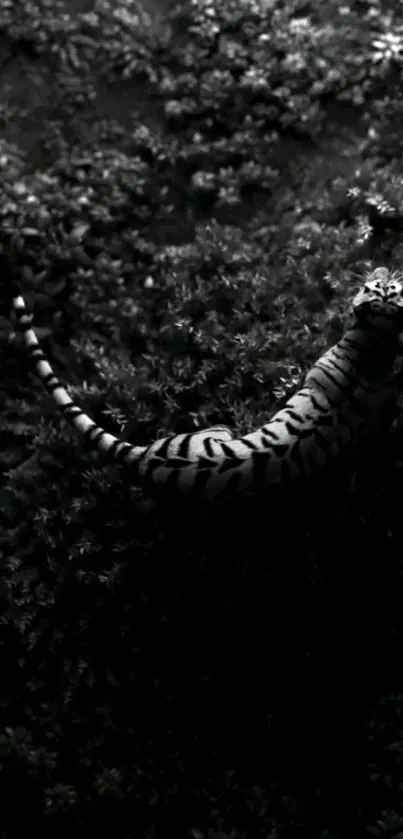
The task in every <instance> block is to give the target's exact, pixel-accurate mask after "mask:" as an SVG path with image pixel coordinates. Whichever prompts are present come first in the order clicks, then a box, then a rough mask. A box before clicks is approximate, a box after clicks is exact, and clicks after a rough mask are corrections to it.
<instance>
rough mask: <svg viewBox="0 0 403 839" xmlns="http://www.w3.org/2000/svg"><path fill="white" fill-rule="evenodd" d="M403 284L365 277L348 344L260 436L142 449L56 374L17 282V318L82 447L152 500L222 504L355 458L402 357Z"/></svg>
mask: <svg viewBox="0 0 403 839" xmlns="http://www.w3.org/2000/svg"><path fill="white" fill-rule="evenodd" d="M402 282H403V275H399V273H398V272H396V271H393V272H390V271H389V270H388V269H387V268H385V267H379V268H375V270H373V271H372V272H370V271H368V272H367V273H366V274H365V276H364V283H363V285H362V287H361V288H360V290H359V291H358V293H357V294H356V295H355V296H354V298H353V300H352V302H351V307H350V310H349V315H350V324H349V325H348V327H347V328H346V330H345V332H344V334H343V336H342V337H341V339H340V340H339V341H338V342H337V343H336V344H334V346H332V347H331V348H330V349H329V350H327V351H326V352H325V353H324V354H323V355H321V356H320V358H319V359H318V360H317V361H316V363H315V364H314V365H313V366H312V367H311V369H310V370H309V371H308V373H307V374H306V376H305V379H304V381H303V384H302V387H301V388H300V389H299V390H297V392H296V393H295V394H294V395H292V396H291V397H290V398H289V399H288V400H287V401H286V403H285V405H284V406H283V407H282V408H281V409H280V410H278V411H277V413H275V414H274V416H273V417H272V418H271V419H269V421H268V422H267V423H266V424H265V425H263V426H262V427H261V428H258V429H257V430H256V431H252V432H251V433H248V434H244V435H243V436H240V437H238V436H235V434H234V432H233V431H232V430H231V428H229V427H228V426H227V425H221V424H217V425H213V426H211V427H208V428H205V429H201V430H199V429H198V430H192V431H188V432H186V431H184V432H183V433H176V434H171V435H170V436H167V437H163V438H161V439H157V440H155V441H154V442H152V443H150V444H149V445H145V446H136V445H132V444H131V443H129V442H126V441H124V440H121V439H119V438H118V437H116V436H115V435H113V434H111V433H109V432H108V431H106V430H105V429H104V428H102V427H101V426H99V425H97V424H96V423H95V422H94V421H93V420H92V419H91V418H90V417H89V416H88V415H87V414H86V413H85V412H84V411H83V410H82V409H81V408H80V406H79V405H77V404H76V403H75V402H74V401H73V399H72V398H71V396H70V395H69V393H68V391H67V390H66V388H65V387H64V386H63V384H62V383H61V382H60V380H59V379H58V377H57V376H56V375H55V373H54V371H53V369H52V367H51V365H50V363H49V360H48V359H47V357H46V356H45V354H44V351H43V349H42V347H41V345H40V342H39V340H38V338H37V335H36V333H35V330H34V328H33V315H32V313H31V312H28V310H27V307H26V304H25V300H24V298H23V294H22V292H21V289H20V287H19V285H18V283H16V282H15V281H14V280H13V283H12V294H11V297H12V312H13V313H14V317H15V319H16V323H17V327H18V328H19V329H20V330H21V332H22V334H23V340H24V345H25V347H26V350H27V353H28V356H29V357H30V358H31V360H32V362H33V364H34V367H35V370H36V373H37V375H38V377H39V379H40V380H41V381H42V384H43V385H44V387H45V388H46V390H47V391H48V393H49V394H50V396H51V397H52V399H53V400H54V402H55V403H56V405H57V406H58V408H59V409H60V411H61V412H62V414H64V416H65V417H66V420H68V421H69V422H70V423H71V424H72V425H73V426H74V427H75V428H76V430H77V431H78V432H79V433H80V434H81V435H82V437H83V438H84V439H87V440H88V441H91V443H92V444H93V445H94V446H95V447H96V449H98V450H99V452H101V453H104V454H106V455H109V456H110V457H112V458H113V459H114V460H116V461H118V462H120V463H122V464H125V465H126V466H127V467H129V469H130V473H131V477H132V478H133V481H134V482H135V483H137V484H138V485H139V486H140V487H141V488H142V489H143V491H144V492H145V493H146V494H148V496H151V497H154V498H157V497H164V496H165V497H169V498H176V497H179V496H189V497H193V498H196V499H198V500H200V501H206V502H221V501H224V500H227V499H231V498H234V497H235V496H242V495H256V494H258V493H261V492H263V491H264V490H265V489H267V488H269V487H271V486H279V485H282V486H287V485H288V484H291V483H292V482H293V481H295V480H296V479H297V478H302V479H304V478H308V477H309V476H311V475H315V474H317V473H318V472H319V471H320V470H321V469H323V468H324V467H325V466H327V465H328V464H329V463H330V462H331V461H332V459H334V458H336V457H337V456H338V455H339V454H341V453H342V452H344V451H346V450H347V449H349V447H351V446H353V445H354V443H355V442H356V441H357V440H358V438H359V436H360V434H361V433H362V432H363V431H365V429H366V427H367V426H368V425H369V424H370V422H371V418H372V417H373V415H374V414H375V413H376V411H377V410H378V409H379V408H380V407H381V406H382V405H383V403H385V401H386V400H388V398H389V397H390V395H391V392H392V389H393V387H394V386H395V385H394V375H393V372H392V368H393V365H394V363H395V361H396V359H397V358H398V356H399V355H401V351H400V349H401V348H400V333H401V331H402V330H403V284H402Z"/></svg>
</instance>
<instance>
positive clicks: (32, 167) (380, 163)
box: [0, 0, 403, 839]
mask: <svg viewBox="0 0 403 839" xmlns="http://www.w3.org/2000/svg"><path fill="white" fill-rule="evenodd" d="M262 5H263V7H264V8H263V9H262V8H261V6H260V4H258V3H256V2H254V0H249V1H248V2H246V0H238V1H237V2H235V0H234V2H232V0H226V2H218V0H216V2H215V3H212V2H211V0H210V1H209V2H208V1H207V0H203V2H197V3H196V2H189V3H186V4H180V5H178V6H176V7H174V8H173V10H172V11H171V13H170V14H169V16H166V18H165V19H164V16H163V14H162V13H161V12H160V11H158V10H157V11H154V10H153V7H152V5H151V4H150V7H147V9H144V10H143V9H142V8H141V7H140V6H139V4H138V3H135V2H129V0H127V2H125V3H124V4H123V3H120V4H118V6H119V8H117V4H114V3H112V2H109V0H108V2H107V1H106V0H96V2H95V3H93V4H91V3H78V2H75V3H74V8H73V5H70V4H67V3H64V2H61V0H60V2H57V0H35V1H34V0H29V2H28V0H13V2H8V0H3V3H2V4H1V9H0V36H1V37H2V38H3V40H4V44H7V49H8V50H9V51H10V53H13V54H14V55H15V66H16V67H23V68H25V71H24V72H25V75H24V76H23V84H22V83H21V81H20V77H18V78H17V73H16V77H15V79H13V77H12V76H10V75H9V76H8V84H5V85H4V87H3V88H2V93H1V96H0V117H1V120H2V128H3V129H4V131H3V136H2V138H1V140H0V222H1V240H0V245H1V252H0V260H1V275H2V278H3V279H2V284H1V288H0V302H1V312H0V314H1V320H0V355H1V365H2V382H3V386H2V411H1V416H0V463H1V469H2V485H1V497H0V508H1V519H2V530H1V533H0V552H1V563H2V577H1V589H0V591H1V605H2V618H1V625H2V635H1V644H2V649H3V653H4V656H3V657H4V661H3V664H2V684H3V686H4V689H3V691H2V697H1V711H2V726H3V728H2V732H1V734H0V741H1V747H0V750H1V760H0V763H1V767H2V787H3V790H4V804H3V803H2V819H3V821H2V824H1V829H2V831H3V835H4V837H5V839H9V837H13V836H19V835H21V832H22V830H23V829H25V827H24V823H25V819H26V817H27V816H29V818H30V820H31V825H32V826H33V827H35V828H38V830H40V831H41V833H42V835H43V834H46V833H48V834H49V835H54V834H55V832H58V831H59V832H60V831H63V830H64V829H65V828H66V827H67V829H68V830H69V832H70V831H71V830H72V829H73V830H74V832H77V831H78V832H82V834H83V835H84V833H85V834H86V835H87V834H88V830H89V829H91V830H99V829H100V828H101V827H102V828H104V829H107V830H113V834H114V836H117V837H120V836H121V837H122V839H124V837H128V836H136V837H137V836H138V837H144V839H159V837H165V836H168V835H175V836H178V839H179V837H181V836H182V835H183V836H189V835H192V833H190V834H189V831H190V830H192V832H193V835H194V836H196V837H199V836H200V831H201V833H202V835H203V836H206V837H209V839H210V838H211V839H212V838H213V837H220V839H225V837H229V836H231V837H234V839H241V837H244V836H269V835H270V836H273V837H274V836H276V837H278V839H283V837H284V839H286V837H290V836H297V835H300V834H301V832H303V833H304V835H306V833H307V832H309V834H310V835H311V836H312V837H317V839H319V837H325V836H327V837H331V836H337V837H350V836H351V837H352V836H354V837H358V836H361V835H366V829H367V827H370V828H371V830H372V834H373V835H377V836H380V837H381V836H385V835H388V836H392V835H393V831H395V833H396V832H397V831H398V829H399V827H400V826H401V809H402V797H401V789H400V786H401V768H402V766H401V764H402V761H401V748H400V746H401V742H400V741H401V731H400V717H401V711H402V685H401V678H400V672H401V664H402V654H401V647H402V644H401V642H402V618H401V599H402V591H401V540H402V536H403V534H402V528H401V505H402V501H403V499H402V492H401V488H400V487H401V477H400V474H401V473H400V470H399V469H397V468H396V461H397V460H400V459H401V451H400V449H399V432H400V437H401V421H399V419H398V420H397V422H394V425H393V428H392V430H390V425H391V424H392V422H393V421H394V411H395V409H396V406H391V408H390V409H389V406H387V412H385V417H383V418H382V421H380V425H379V429H378V431H379V433H378V436H376V437H375V438H373V439H371V441H367V443H366V447H365V446H364V448H363V450H362V451H361V452H359V453H357V457H356V458H355V460H354V462H351V463H349V464H348V465H347V466H346V465H345V464H340V466H337V465H335V466H334V467H333V468H331V469H330V470H329V473H326V474H325V475H324V476H323V480H322V481H320V482H319V483H318V484H317V485H316V484H313V485H307V486H304V487H303V490H302V493H301V492H298V491H296V492H295V493H291V492H290V493H288V492H287V493H285V494H279V495H278V496H277V495H276V496H274V497H273V498H270V499H269V500H267V499H266V500H264V501H262V500H259V499H256V500H255V501H253V502H251V503H246V501H245V502H243V501H241V502H239V504H235V505H232V506H231V505H230V506H229V508H223V509H222V510H220V511H216V512H214V511H206V510H204V509H203V508H200V507H198V506H197V505H188V504H184V503H183V504H180V505H179V504H177V505H175V504H174V505H171V504H169V503H166V504H163V505H159V504H154V503H151V502H149V500H148V499H147V498H146V497H145V496H144V494H143V492H142V491H141V489H139V488H137V487H133V486H132V484H131V480H130V475H127V474H126V473H125V472H124V471H123V470H121V469H119V468H118V467H117V466H114V465H110V464H107V463H105V462H104V461H102V459H101V458H100V457H99V456H98V455H97V454H96V453H94V452H92V451H90V450H88V449H87V448H85V447H84V446H83V445H82V442H81V441H80V440H77V438H76V436H75V434H74V433H73V431H72V430H71V429H70V428H68V427H67V426H66V424H65V423H64V422H63V421H62V419H61V417H60V416H59V415H57V414H56V412H55V411H54V410H53V409H52V407H51V405H50V404H49V400H48V399H47V397H46V396H45V395H44V394H43V392H42V390H41V387H40V385H39V384H38V382H36V380H35V379H34V377H33V376H32V375H31V373H30V372H29V371H28V369H27V367H26V363H25V354H24V350H23V348H22V347H21V344H20V341H19V339H18V337H17V336H16V335H14V334H13V333H12V323H11V322H10V320H9V316H8V308H7V307H8V280H9V277H10V276H11V275H13V274H15V275H17V276H18V278H19V279H20V281H21V282H22V284H23V286H24V292H25V294H26V296H27V299H28V300H29V302H30V304H31V305H33V307H34V310H35V318H36V322H37V324H38V333H39V335H40V337H41V339H42V341H43V344H44V347H45V349H46V351H47V352H48V353H49V355H50V357H51V358H52V359H53V362H54V365H55V368H56V369H57V370H58V372H59V373H60V376H61V378H63V379H65V380H66V381H68V382H69V385H70V389H71V392H72V394H74V396H75V397H76V398H77V400H78V401H79V402H80V404H82V405H83V407H84V408H85V409H86V410H88V412H89V413H90V414H91V416H93V417H94V418H95V419H96V420H97V421H98V422H100V423H101V424H103V425H104V426H105V427H106V428H108V429H109V430H111V431H112V432H114V433H119V434H122V435H124V436H125V437H127V438H128V439H130V440H133V441H134V442H138V443H139V444H143V443H146V442H148V441H149V440H151V439H154V438H155V437H156V436H157V435H162V434H165V433H167V432H168V431H170V430H171V429H172V428H174V427H175V426H176V425H179V423H182V424H183V423H184V424H185V427H191V426H192V423H193V422H194V419H195V417H196V418H197V419H198V420H199V422H201V423H202V424H206V425H208V424H211V423H214V422H216V421H225V422H227V423H229V424H230V425H232V426H234V427H235V428H236V429H237V430H238V431H242V432H243V431H249V430H251V429H252V428H254V427H257V426H258V425H259V424H261V423H262V422H263V421H264V420H265V419H266V418H267V416H268V415H269V414H270V413H271V412H273V411H274V410H275V407H276V406H277V405H278V404H281V400H282V399H284V398H285V397H287V396H288V394H289V393H290V392H291V391H292V390H293V389H294V388H295V387H296V386H298V384H299V383H300V381H301V379H302V376H303V374H304V372H305V371H306V369H307V367H308V365H309V364H310V363H312V362H313V361H314V360H315V358H316V357H317V356H318V355H319V354H320V353H321V352H322V351H323V349H324V348H325V347H326V346H328V345H329V343H330V342H331V341H333V340H337V338H338V336H339V335H340V333H341V331H342V329H343V324H344V322H345V318H346V314H347V300H348V298H349V297H350V296H351V294H352V292H353V291H354V290H355V287H356V285H357V283H358V282H359V277H360V275H362V272H363V271H364V270H367V269H368V268H369V267H370V266H371V265H377V264H388V265H391V266H396V267H400V257H401V249H402V246H401V228H402V218H403V213H402V207H401V203H402V201H401V192H402V187H401V181H402V156H401V144H400V125H399V119H400V111H401V96H400V92H399V89H400V85H401V81H402V78H401V73H402V70H401V60H402V55H401V53H402V49H401V43H403V41H401V29H400V27H401V24H402V15H401V10H400V9H399V6H398V4H394V3H392V2H390V3H386V2H383V3H381V2H377V1H376V0H365V2H359V0H357V1H356V2H351V3H350V4H344V5H343V4H340V3H336V2H333V0H327V2H322V3H313V2H312V3H311V2H306V0H305V2H302V0H289V2H281V0H277V2H272V3H270V4H268V3H264V4H262ZM8 66H9V67H10V65H8ZM6 72H8V73H9V72H10V71H9V70H7V71H6ZM31 77H32V79H36V82H37V85H36V88H35V90H36V91H37V90H38V89H39V88H40V87H41V85H43V89H44V93H43V96H44V100H43V101H44V103H45V104H42V106H41V105H40V104H39V106H38V103H37V101H36V100H35V104H34V102H33V103H32V108H31V110H30V102H29V99H30V90H31V88H29V84H30V78H31ZM17 81H18V84H17ZM19 85H20V87H19ZM22 88H24V89H23V90H22ZM20 96H22V97H23V98H24V97H25V99H24V106H23V105H22V104H21V103H20V99H19V97H20ZM120 98H121V101H120V104H119V102H117V100H118V99H120ZM41 107H42V110H41ZM119 108H120V110H119ZM29 115H30V116H29ZM28 118H29V119H30V121H29V122H27V119H28ZM27 125H29V129H28V128H27ZM27 134H29V135H30V136H29V148H28V144H27V139H28V138H27ZM398 408H399V406H398ZM399 410H401V407H400V409H399ZM386 606H387V608H385V607H386ZM16 789H17V790H18V799H17V800H19V801H20V802H24V807H23V808H22V807H21V808H19V807H15V805H14V801H15V800H16V796H15V792H16ZM23 820H24V821H23ZM198 831H199V832H198Z"/></svg>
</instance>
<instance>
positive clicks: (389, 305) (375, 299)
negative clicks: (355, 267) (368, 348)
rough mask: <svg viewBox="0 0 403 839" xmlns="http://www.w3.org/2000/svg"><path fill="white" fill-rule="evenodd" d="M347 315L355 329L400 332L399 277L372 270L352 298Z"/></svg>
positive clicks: (402, 283) (402, 299)
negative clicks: (357, 327) (351, 319)
mask: <svg viewBox="0 0 403 839" xmlns="http://www.w3.org/2000/svg"><path fill="white" fill-rule="evenodd" d="M351 311H352V314H353V315H354V318H355V320H356V322H357V324H358V325H359V326H365V327H367V328H368V329H370V330H372V331H376V332H385V331H389V332H391V333H394V334H395V335H398V333H400V332H402V331H403V274H400V273H398V272H397V271H393V272H391V271H389V270H388V269H387V268H375V270H374V271H371V273H369V274H368V275H367V277H366V279H365V283H364V285H363V287H362V288H361V289H360V291H359V292H358V294H356V295H355V297H354V299H353V301H352V305H351Z"/></svg>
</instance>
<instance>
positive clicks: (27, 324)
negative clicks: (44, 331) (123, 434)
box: [11, 280, 147, 466]
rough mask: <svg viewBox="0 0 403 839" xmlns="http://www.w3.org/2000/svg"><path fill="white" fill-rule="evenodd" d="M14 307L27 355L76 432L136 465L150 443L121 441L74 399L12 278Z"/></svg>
mask: <svg viewBox="0 0 403 839" xmlns="http://www.w3.org/2000/svg"><path fill="white" fill-rule="evenodd" d="M11 308H12V311H13V312H14V314H15V318H16V321H17V325H18V328H19V330H20V331H21V332H22V335H23V339H24V343H25V346H26V349H27V352H28V356H29V357H30V358H31V359H32V361H33V363H34V366H35V369H36V372H37V374H38V376H39V378H40V379H41V381H42V383H43V385H44V387H45V388H46V390H47V391H48V393H49V394H50V396H51V397H52V399H53V401H54V402H55V403H56V405H57V407H58V408H59V410H60V411H61V412H62V413H63V414H64V415H65V417H66V419H67V420H68V422H70V423H71V424H72V425H73V426H74V427H75V428H76V429H77V431H78V432H79V433H80V434H81V435H82V436H83V437H84V438H86V439H87V440H88V441H90V442H92V443H93V444H95V445H96V447H97V449H99V451H101V452H103V453H104V454H106V455H108V456H109V457H111V458H113V459H114V460H117V461H118V462H121V463H125V464H127V465H129V466H131V465H136V464H137V462H138V461H139V459H140V457H141V455H142V454H143V453H144V452H145V451H146V449H147V446H132V445H131V444H130V443H126V442H124V441H123V440H119V438H118V437H115V436H114V434H110V433H109V432H108V431H105V429H104V428H101V426H100V425H97V424H96V422H94V421H93V420H92V419H91V418H90V417H89V416H88V415H87V414H86V413H85V412H84V411H82V410H81V408H80V406H79V405H77V404H76V402H74V400H73V399H72V398H71V396H70V395H69V393H68V392H67V390H66V388H65V387H64V386H63V385H62V383H61V382H60V380H59V379H58V378H57V376H56V375H55V373H54V372H53V369H52V367H51V365H50V364H49V361H48V360H47V358H46V356H45V353H44V352H43V350H42V347H41V345H40V342H39V340H38V338H37V336H36V333H35V330H34V328H33V326H32V323H33V315H32V314H31V313H30V312H28V311H27V307H26V304H25V300H24V297H23V295H22V292H21V289H20V287H19V285H18V283H17V282H16V281H15V280H13V281H12V284H11Z"/></svg>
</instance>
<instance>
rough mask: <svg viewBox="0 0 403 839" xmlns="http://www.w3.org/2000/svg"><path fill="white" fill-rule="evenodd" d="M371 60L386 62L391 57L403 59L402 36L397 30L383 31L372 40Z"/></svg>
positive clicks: (390, 59)
mask: <svg viewBox="0 0 403 839" xmlns="http://www.w3.org/2000/svg"><path fill="white" fill-rule="evenodd" d="M372 47H373V50H374V52H373V54H372V60H373V61H374V62H375V63H378V62H380V61H381V62H382V63H387V62H389V61H392V59H395V60H398V61H402V59H403V36H402V34H401V33H398V32H384V33H382V34H381V35H379V37H378V38H374V40H373V41H372Z"/></svg>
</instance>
